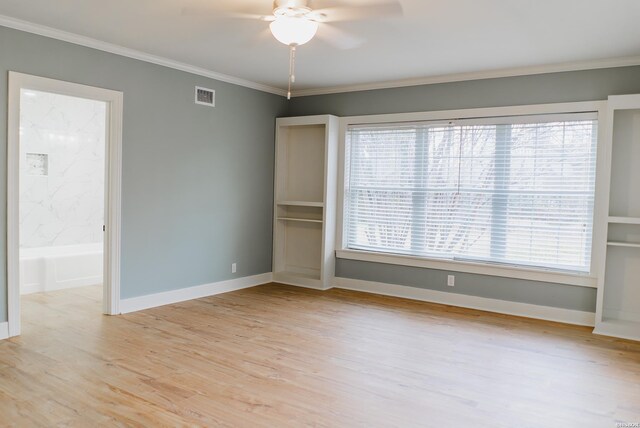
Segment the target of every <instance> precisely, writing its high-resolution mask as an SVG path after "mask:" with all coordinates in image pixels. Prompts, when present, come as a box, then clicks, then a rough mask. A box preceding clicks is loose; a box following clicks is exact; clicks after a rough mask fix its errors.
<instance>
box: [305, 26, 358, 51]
mask: <svg viewBox="0 0 640 428" xmlns="http://www.w3.org/2000/svg"><path fill="white" fill-rule="evenodd" d="M316 36H317V37H318V38H319V39H321V40H324V41H325V42H327V43H329V44H331V45H332V46H335V47H337V48H338V49H344V50H347V49H355V48H357V47H360V46H362V45H363V44H364V43H365V41H366V40H365V39H363V38H361V37H358V36H354V35H353V34H350V33H348V32H346V31H344V30H341V29H339V28H337V27H334V26H333V25H329V24H321V25H320V27H319V28H318V33H317V35H316Z"/></svg>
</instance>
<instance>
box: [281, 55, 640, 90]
mask: <svg viewBox="0 0 640 428" xmlns="http://www.w3.org/2000/svg"><path fill="white" fill-rule="evenodd" d="M636 65H640V56H628V57H620V58H610V59H602V60H593V61H576V62H567V63H560V64H548V65H539V66H529V67H515V68H503V69H497V70H488V71H476V72H469V73H454V74H443V75H439V76H427V77H418V78H413V79H401V80H389V81H385V82H372V83H362V84H355V85H342V86H333V87H327V88H316V89H300V90H297V91H295V92H294V93H292V94H291V96H292V97H308V96H313V95H328V94H339V93H345V92H358V91H370V90H376V89H391V88H402V87H406V86H421V85H433V84H438V83H451V82H463V81H469V80H483V79H497V78H501V77H516V76H531V75H536V74H547V73H562V72H566V71H582V70H597V69H602V68H616V67H630V66H636Z"/></svg>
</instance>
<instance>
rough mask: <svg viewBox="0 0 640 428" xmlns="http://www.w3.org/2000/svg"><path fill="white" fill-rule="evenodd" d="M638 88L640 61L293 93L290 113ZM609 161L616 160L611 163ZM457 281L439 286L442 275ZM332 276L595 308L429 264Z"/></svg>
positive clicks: (364, 267) (364, 268)
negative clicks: (411, 84) (561, 70)
mask: <svg viewBox="0 0 640 428" xmlns="http://www.w3.org/2000/svg"><path fill="white" fill-rule="evenodd" d="M632 93H640V67H624V68H615V69H602V70H587V71H576V72H565V73H553V74H541V75H533V76H521V77H508V78H499V79H485V80H475V81H467V82H453V83H442V84H434V85H423V86H414V87H406V88H396V89H382V90H374V91H361V92H351V93H343V94H332V95H318V96H309V97H300V98H294V99H292V101H291V104H290V105H289V110H288V114H289V115H290V116H305V115H313V114H335V115H338V116H355V115H365V114H382V113H403V112H415V111H433V110H450V109H464V108H477V107H499V106H508V105H525V104H541V103H558V102H571V101H593V100H604V99H606V98H607V97H608V96H609V95H617V94H632ZM614 167H615V166H614ZM450 273H451V274H455V275H456V285H455V287H454V288H453V289H452V288H450V287H447V286H446V275H447V274H450ZM336 275H337V276H339V277H343V278H353V279H362V280H369V281H380V282H387V283H392V284H400V285H408V286H411V287H419V288H428V289H433V290H440V291H447V292H454V293H461V294H468V295H474V296H480V297H488V298H494V299H503V300H508V301H514V302H524V303H531V304H537V305H547V306H553V307H559V308H567V309H575V310H582V311H595V302H596V290H595V289H592V288H585V287H578V286H569V285H561V284H551V283H544V282H536V281H524V280H514V279H505V278H500V277H492V276H485V275H473V274H462V273H456V272H447V271H439V270H432V269H423V268H413V267H405V266H394V265H386V264H379V263H368V262H361V261H354V260H344V259H342V260H340V259H339V260H338V261H337V265H336Z"/></svg>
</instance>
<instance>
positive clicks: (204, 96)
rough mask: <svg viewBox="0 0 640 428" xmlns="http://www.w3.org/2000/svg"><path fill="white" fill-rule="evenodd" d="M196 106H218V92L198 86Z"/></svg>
mask: <svg viewBox="0 0 640 428" xmlns="http://www.w3.org/2000/svg"><path fill="white" fill-rule="evenodd" d="M196 104H200V105H203V106H209V107H215V106H216V91H214V90H213V89H207V88H201V87H199V86H196Z"/></svg>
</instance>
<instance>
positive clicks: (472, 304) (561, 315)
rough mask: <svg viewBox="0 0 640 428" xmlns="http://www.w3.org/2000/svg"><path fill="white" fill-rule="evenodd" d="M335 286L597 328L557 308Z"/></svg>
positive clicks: (386, 287)
mask: <svg viewBox="0 0 640 428" xmlns="http://www.w3.org/2000/svg"><path fill="white" fill-rule="evenodd" d="M333 286H334V288H341V289H343V290H352V291H362V292H364V293H371V294H380V295H383V296H392V297H400V298H404V299H411V300H419V301H423V302H430V303H438V304H441V305H450V306H458V307H461V308H469V309H477V310H481V311H488V312H496V313H499V314H507V315H514V316H518V317H526V318H535V319H540V320H545V321H554V322H562V323H566V324H576V325H586V326H589V327H593V326H594V325H595V313H593V312H584V311H577V310H572V309H563V308H554V307H551V306H541V305H533V304H530V303H521V302H512V301H507V300H498V299H490V298H487V297H478V296H470V295H467V294H458V293H448V292H444V291H437V290H430V289H425V288H417V287H409V286H406V285H396V284H387V283H382V282H373V281H363V280H359V279H350V278H340V277H336V278H334V281H333Z"/></svg>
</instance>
